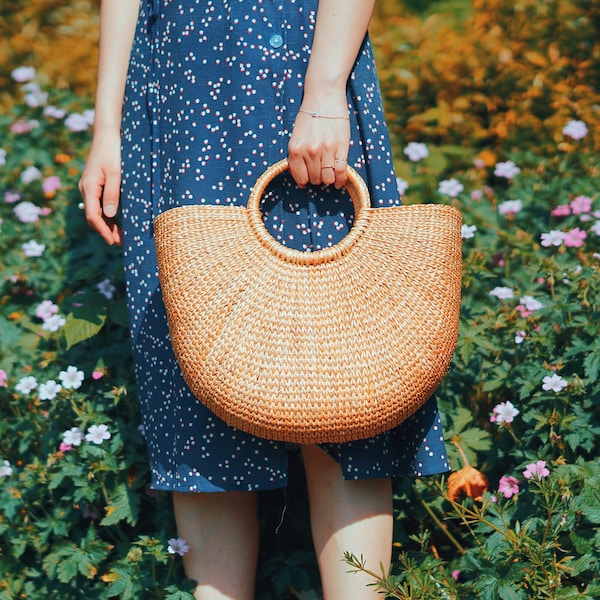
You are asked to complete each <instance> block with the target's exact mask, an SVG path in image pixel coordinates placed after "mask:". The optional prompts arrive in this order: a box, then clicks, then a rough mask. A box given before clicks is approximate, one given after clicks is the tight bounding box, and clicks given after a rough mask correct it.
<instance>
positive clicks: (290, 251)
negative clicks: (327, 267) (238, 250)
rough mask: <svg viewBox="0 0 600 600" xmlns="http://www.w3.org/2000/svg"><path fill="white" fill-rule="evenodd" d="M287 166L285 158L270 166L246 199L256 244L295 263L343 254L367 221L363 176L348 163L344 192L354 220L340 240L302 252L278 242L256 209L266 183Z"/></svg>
mask: <svg viewBox="0 0 600 600" xmlns="http://www.w3.org/2000/svg"><path fill="white" fill-rule="evenodd" d="M288 169H289V165H288V161H287V158H284V159H283V160H280V161H279V162H276V163H275V164H273V165H271V166H270V167H269V168H268V169H267V170H266V171H265V172H264V173H263V174H262V175H261V176H260V177H259V178H258V179H257V180H256V183H255V184H254V186H253V188H252V191H251V192H250V196H249V198H248V205H247V212H248V219H249V220H250V225H251V227H252V229H253V231H254V233H255V234H256V237H257V238H258V239H259V241H260V243H261V244H262V245H263V246H264V247H265V248H267V249H268V250H270V251H271V252H272V253H273V254H275V255H276V256H278V257H280V258H282V259H284V260H286V261H288V262H293V263H296V264H303V265H318V264H322V263H324V262H329V261H331V260H335V259H336V258H339V257H340V256H343V255H344V254H346V253H347V252H348V251H349V250H350V248H352V247H353V246H354V245H355V244H356V242H357V241H358V239H359V238H360V237H361V235H362V233H363V231H364V230H365V228H366V227H367V225H368V224H369V221H370V214H371V198H370V195H369V189H368V188H367V184H366V183H365V181H364V179H363V178H362V177H361V176H360V175H359V174H358V172H357V171H356V170H355V169H353V168H352V167H351V166H348V167H347V170H348V179H347V181H346V184H345V186H344V187H345V189H346V191H347V192H348V193H349V194H350V198H351V199H352V204H353V205H354V223H353V225H352V227H351V229H350V231H349V233H348V235H346V236H345V237H344V238H343V239H342V240H340V241H339V242H338V243H337V244H335V245H334V246H330V247H328V248H323V249H322V250H315V251H314V252H303V251H302V250H296V249H294V248H288V247H287V246H284V245H283V244H280V243H279V242H278V241H277V240H276V239H275V238H274V237H273V236H272V235H271V234H270V233H269V231H268V229H267V228H266V227H265V224H264V222H263V219H262V214H261V212H260V202H261V199H262V197H263V195H264V193H265V191H266V189H267V186H268V185H269V183H271V181H272V180H273V179H275V177H277V176H278V175H280V174H281V173H283V172H285V171H287V170H288Z"/></svg>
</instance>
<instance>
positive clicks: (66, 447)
mask: <svg viewBox="0 0 600 600" xmlns="http://www.w3.org/2000/svg"><path fill="white" fill-rule="evenodd" d="M58 449H59V450H60V451H61V452H69V451H70V450H72V449H73V446H71V444H65V443H64V442H61V443H60V446H59V447H58Z"/></svg>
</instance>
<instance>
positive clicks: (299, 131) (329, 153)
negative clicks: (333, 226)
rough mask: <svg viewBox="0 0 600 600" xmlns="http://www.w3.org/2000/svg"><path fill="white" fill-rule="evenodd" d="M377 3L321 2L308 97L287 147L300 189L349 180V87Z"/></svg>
mask: <svg viewBox="0 0 600 600" xmlns="http://www.w3.org/2000/svg"><path fill="white" fill-rule="evenodd" d="M374 5H375V0H320V1H319V8H318V11H317V23H316V27H315V36H314V40H313V46H312V52H311V57H310V61H309V64H308V70H307V72H306V79H305V82H304V97H303V100H302V105H301V106H300V109H299V112H298V116H297V117H296V122H295V124H294V129H293V131H292V136H291V138H290V143H289V148H288V154H289V156H288V161H289V165H290V172H291V174H292V176H293V177H294V179H295V180H296V183H297V184H298V185H299V186H300V187H304V186H305V185H306V184H307V183H308V182H309V181H310V183H312V184H315V185H318V184H320V183H326V184H335V186H336V187H338V188H339V187H342V186H343V185H344V183H345V182H346V162H345V160H346V159H347V158H348V151H349V147H350V124H349V122H348V120H347V119H346V118H347V117H348V103H347V100H346V85H347V82H348V77H349V76H350V72H351V70H352V67H353V65H354V62H355V60H356V57H357V55H358V52H359V50H360V47H361V45H362V42H363V40H364V37H365V33H366V31H367V27H368V24H369V21H370V19H371V14H372V12H373V7H374ZM304 111H306V112H304ZM306 113H317V114H318V115H322V116H321V117H316V118H315V117H313V116H311V114H306ZM323 117H342V118H336V119H326V118H323ZM336 159H338V162H336ZM340 159H341V160H340ZM332 166H333V167H334V168H331V167H332Z"/></svg>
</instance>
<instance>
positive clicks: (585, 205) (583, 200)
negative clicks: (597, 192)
mask: <svg viewBox="0 0 600 600" xmlns="http://www.w3.org/2000/svg"><path fill="white" fill-rule="evenodd" d="M571 209H572V210H573V214H574V215H580V214H581V213H589V212H590V211H591V210H592V199H591V198H590V197H589V196H577V198H575V199H574V200H572V201H571Z"/></svg>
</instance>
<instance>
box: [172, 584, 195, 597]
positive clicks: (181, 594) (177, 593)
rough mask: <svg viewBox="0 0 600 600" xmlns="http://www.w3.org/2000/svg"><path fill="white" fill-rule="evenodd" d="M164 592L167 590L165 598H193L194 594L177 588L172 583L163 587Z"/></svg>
mask: <svg viewBox="0 0 600 600" xmlns="http://www.w3.org/2000/svg"><path fill="white" fill-rule="evenodd" d="M165 592H167V595H166V596H165V600H194V596H193V595H192V594H190V593H189V592H185V591H183V590H180V589H177V587H175V586H174V585H170V586H169V587H168V588H165Z"/></svg>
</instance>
